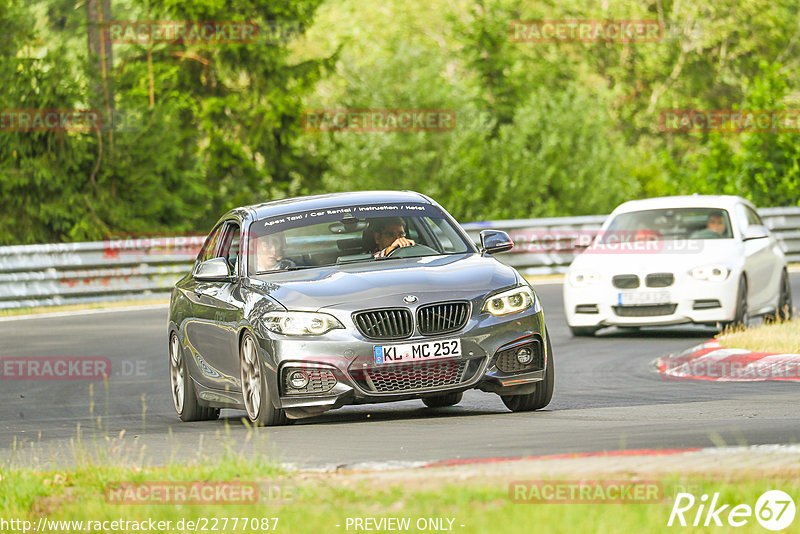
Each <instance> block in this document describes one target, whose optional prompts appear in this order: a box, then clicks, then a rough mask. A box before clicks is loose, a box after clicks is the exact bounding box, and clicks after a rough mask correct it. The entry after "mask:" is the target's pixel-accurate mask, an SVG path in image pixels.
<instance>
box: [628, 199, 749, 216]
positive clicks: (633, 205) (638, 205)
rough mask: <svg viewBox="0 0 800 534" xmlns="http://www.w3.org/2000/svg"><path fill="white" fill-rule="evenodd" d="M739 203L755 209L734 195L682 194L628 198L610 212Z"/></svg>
mask: <svg viewBox="0 0 800 534" xmlns="http://www.w3.org/2000/svg"><path fill="white" fill-rule="evenodd" d="M740 203H741V204H745V205H747V206H750V207H751V208H753V209H755V206H753V204H752V203H751V202H750V201H748V200H746V199H744V198H742V197H738V196H734V195H682V196H672V197H656V198H646V199H642V200H629V201H628V202H624V203H622V204H620V205H619V206H617V207H616V209H614V211H613V212H612V214H614V215H616V214H618V213H628V212H631V211H641V210H652V209H660V208H718V209H725V210H731V209H733V207H734V206H735V205H736V204H740Z"/></svg>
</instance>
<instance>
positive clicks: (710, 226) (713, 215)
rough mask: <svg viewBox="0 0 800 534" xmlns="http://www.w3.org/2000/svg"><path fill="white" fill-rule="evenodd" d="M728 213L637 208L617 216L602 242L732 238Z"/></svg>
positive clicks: (599, 240)
mask: <svg viewBox="0 0 800 534" xmlns="http://www.w3.org/2000/svg"><path fill="white" fill-rule="evenodd" d="M732 237H733V234H732V233H731V224H730V217H729V216H728V212H727V211H726V210H723V209H716V208H674V209H657V210H643V211H633V212H630V213H621V214H619V215H617V216H616V217H614V220H613V221H611V224H609V225H608V228H607V229H606V231H605V232H603V233H602V234H601V235H600V236H599V239H598V242H599V243H603V244H607V243H618V242H621V241H651V240H653V241H675V240H680V239H728V238H732Z"/></svg>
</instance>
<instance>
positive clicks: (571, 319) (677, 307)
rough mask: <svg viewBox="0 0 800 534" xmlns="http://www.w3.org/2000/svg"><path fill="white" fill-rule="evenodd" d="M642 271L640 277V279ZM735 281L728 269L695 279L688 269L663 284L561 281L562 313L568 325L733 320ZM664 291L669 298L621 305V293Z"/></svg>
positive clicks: (628, 324)
mask: <svg viewBox="0 0 800 534" xmlns="http://www.w3.org/2000/svg"><path fill="white" fill-rule="evenodd" d="M644 276H645V275H644V274H642V275H640V278H641V279H642V280H644ZM738 284H739V276H738V273H736V272H732V273H730V274H729V275H728V278H727V279H726V280H724V281H722V282H709V281H704V280H695V279H694V278H692V277H691V275H689V274H688V273H686V274H684V275H680V276H676V279H675V282H674V283H673V284H672V285H670V286H668V287H664V288H653V287H646V286H640V287H638V288H635V289H619V288H616V287H614V286H613V285H612V283H611V280H610V279H609V278H608V277H607V278H606V279H604V280H601V281H599V282H597V283H595V284H593V285H590V286H587V287H582V288H575V287H572V286H571V285H570V282H569V281H568V280H565V281H564V292H563V294H564V313H565V315H566V318H567V324H569V326H572V327H597V328H599V327H604V326H666V325H676V324H686V323H696V324H708V325H713V324H717V323H720V322H727V321H731V320H733V318H734V316H735V313H736V298H737V291H738ZM645 292H666V293H668V294H669V298H668V299H666V300H665V301H664V302H660V303H658V304H654V305H652V307H650V308H648V307H647V305H640V306H636V305H630V306H621V298H622V297H621V296H620V295H621V294H622V293H629V294H636V293H638V294H643V293H645Z"/></svg>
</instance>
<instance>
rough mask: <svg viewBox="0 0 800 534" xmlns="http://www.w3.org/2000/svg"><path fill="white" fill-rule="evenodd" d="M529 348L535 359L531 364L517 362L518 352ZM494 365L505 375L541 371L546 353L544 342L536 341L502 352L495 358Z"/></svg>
mask: <svg viewBox="0 0 800 534" xmlns="http://www.w3.org/2000/svg"><path fill="white" fill-rule="evenodd" d="M523 347H525V348H527V349H529V350H530V351H531V352H532V353H533V359H532V360H531V362H530V363H527V364H521V363H519V360H517V351H518V350H519V349H521V348H523ZM494 364H495V366H497V368H498V369H500V370H501V371H502V372H504V373H517V372H520V371H541V370H542V369H544V351H543V350H542V341H541V340H540V339H535V340H533V341H532V342H530V343H525V344H523V345H517V346H515V347H512V348H509V349H504V350H501V351H500V352H498V353H497V356H495V357H494Z"/></svg>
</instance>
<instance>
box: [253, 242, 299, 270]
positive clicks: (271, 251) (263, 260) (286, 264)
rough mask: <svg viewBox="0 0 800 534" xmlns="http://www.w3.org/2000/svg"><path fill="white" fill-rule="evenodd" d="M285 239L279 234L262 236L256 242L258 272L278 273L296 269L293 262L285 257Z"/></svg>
mask: <svg viewBox="0 0 800 534" xmlns="http://www.w3.org/2000/svg"><path fill="white" fill-rule="evenodd" d="M283 249H284V244H283V239H282V237H281V235H279V234H273V235H267V236H262V237H260V238H258V239H257V240H256V271H257V272H261V271H276V270H281V269H288V268H290V267H295V266H296V265H295V263H294V262H293V261H292V260H287V259H285V258H284V257H283Z"/></svg>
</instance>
